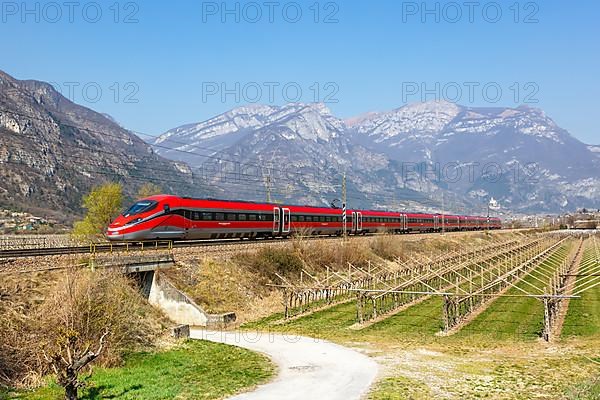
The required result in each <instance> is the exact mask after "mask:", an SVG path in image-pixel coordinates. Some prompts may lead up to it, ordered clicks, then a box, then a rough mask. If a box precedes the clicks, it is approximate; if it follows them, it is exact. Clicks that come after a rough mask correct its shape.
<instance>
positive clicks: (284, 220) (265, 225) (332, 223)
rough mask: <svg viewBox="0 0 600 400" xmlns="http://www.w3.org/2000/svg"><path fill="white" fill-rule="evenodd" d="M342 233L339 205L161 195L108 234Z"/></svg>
mask: <svg viewBox="0 0 600 400" xmlns="http://www.w3.org/2000/svg"><path fill="white" fill-rule="evenodd" d="M341 232H342V211H341V210H337V209H332V208H320V207H308V206H283V205H277V204H265V203H253V202H242V201H227V200H213V199H192V198H181V197H176V196H168V195H159V196H153V197H149V198H147V199H144V200H140V201H139V202H137V203H135V204H134V205H133V206H131V207H130V208H129V209H128V210H126V211H124V212H123V214H121V215H120V216H119V217H118V218H117V219H116V220H115V221H114V222H113V223H112V224H111V225H110V226H109V228H108V230H107V236H108V238H109V239H110V240H118V241H137V240H154V239H171V240H197V239H232V238H257V237H286V236H289V235H292V234H294V233H303V234H308V235H336V234H341Z"/></svg>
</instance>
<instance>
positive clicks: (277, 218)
mask: <svg viewBox="0 0 600 400" xmlns="http://www.w3.org/2000/svg"><path fill="white" fill-rule="evenodd" d="M280 233H281V209H280V208H279V207H273V235H274V236H278V235H279V234H280Z"/></svg>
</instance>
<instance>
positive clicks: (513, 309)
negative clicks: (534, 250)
mask: <svg viewBox="0 0 600 400" xmlns="http://www.w3.org/2000/svg"><path fill="white" fill-rule="evenodd" d="M570 249H571V246H570V245H564V246H562V247H561V248H560V249H558V250H557V252H556V254H555V255H556V258H553V259H548V260H546V261H545V262H544V263H542V264H541V265H540V267H538V268H537V269H536V270H534V271H533V272H532V273H530V274H529V275H527V276H526V277H525V278H524V279H523V280H522V281H520V282H519V283H518V284H517V285H515V287H513V288H511V289H510V290H509V291H508V292H507V293H506V294H508V295H521V294H523V293H524V292H523V291H525V292H528V293H534V294H535V293H536V290H535V288H534V287H533V286H532V285H534V286H537V287H540V286H542V283H541V282H540V281H539V280H537V279H536V278H539V279H542V280H545V278H544V277H543V276H542V275H541V274H540V273H539V272H538V271H540V270H541V269H542V268H545V269H546V270H548V271H552V270H554V269H556V268H557V267H558V266H559V264H560V263H561V262H562V261H563V260H564V259H565V258H566V257H567V255H568V254H569V251H570ZM520 289H522V290H520ZM539 294H541V292H540V293H539ZM543 323H544V305H543V303H542V302H541V301H540V300H538V299H536V298H532V297H529V298H527V297H501V298H498V299H496V300H495V301H494V302H493V303H492V304H491V305H490V306H489V307H488V308H487V309H486V310H485V311H483V312H482V313H481V314H480V315H479V316H478V317H477V318H475V319H474V320H473V321H472V322H471V323H469V324H467V325H466V326H465V327H464V328H463V329H462V330H461V331H460V332H459V333H458V335H459V336H463V337H464V336H473V335H483V336H487V337H491V338H493V339H497V340H523V339H525V340H533V339H538V338H539V337H540V334H541V332H542V328H543Z"/></svg>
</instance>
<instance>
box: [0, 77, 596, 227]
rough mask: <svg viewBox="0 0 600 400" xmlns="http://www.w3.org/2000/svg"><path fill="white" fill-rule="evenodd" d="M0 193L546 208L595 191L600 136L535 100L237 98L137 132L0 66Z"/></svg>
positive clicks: (60, 202)
mask: <svg viewBox="0 0 600 400" xmlns="http://www.w3.org/2000/svg"><path fill="white" fill-rule="evenodd" d="M0 165H1V169H0V177H1V178H2V179H1V181H0V206H2V207H6V208H13V209H14V208H16V209H22V210H24V211H33V212H38V213H39V214H41V215H44V216H50V217H55V218H57V219H60V220H67V221H68V220H72V219H74V218H75V217H77V216H79V215H81V213H82V211H83V210H82V209H81V199H82V197H83V196H84V195H85V194H86V193H88V192H89V190H90V189H91V188H92V187H93V186H95V185H97V184H100V183H102V182H106V181H119V182H121V183H122V184H123V187H124V189H125V194H126V196H127V198H128V200H133V198H134V197H135V193H136V191H137V190H138V188H139V187H140V186H141V184H143V183H144V182H147V181H152V182H154V183H156V184H158V185H159V186H160V187H161V188H162V190H163V191H164V192H168V193H174V194H180V195H187V196H203V197H219V198H231V199H234V198H235V199H246V200H256V201H267V200H268V201H273V202H293V203H300V204H311V205H327V206H328V205H330V204H331V203H334V204H336V205H338V206H339V203H340V202H341V199H342V197H343V195H342V186H343V183H342V182H343V176H344V175H345V176H346V182H347V202H348V206H349V207H369V208H387V209H401V208H406V209H414V210H432V211H444V212H480V213H484V212H486V210H485V209H486V206H487V204H488V202H489V201H490V199H491V198H492V197H493V198H494V199H496V200H497V201H498V203H499V204H500V207H501V210H503V211H511V212H522V213H530V212H559V211H566V210H571V209H575V208H578V207H587V208H598V206H599V203H600V172H599V171H600V168H599V167H600V146H598V145H593V144H589V145H586V144H584V143H582V142H580V141H579V140H577V139H576V138H575V137H573V136H572V135H571V134H570V133H569V132H567V131H566V130H564V129H562V128H560V127H559V126H558V125H557V124H556V123H555V122H554V121H553V120H552V119H551V118H550V117H548V116H547V115H545V114H544V112H543V111H542V110H540V109H536V108H530V107H524V106H522V107H517V108H502V107H493V108H491V107H488V108H485V107H465V106H461V105H458V104H452V103H448V102H435V101H433V102H425V103H417V104H409V105H406V106H403V107H400V108H398V109H395V110H392V111H388V112H370V113H366V114H363V115H361V116H358V117H354V118H349V119H342V118H338V117H336V116H335V115H334V114H333V113H332V112H331V111H330V110H329V109H328V108H327V107H326V106H325V105H324V104H318V103H314V104H286V105H283V106H275V105H258V104H254V105H248V106H243V107H238V108H235V109H232V110H230V111H228V112H226V113H223V114H221V115H218V116H216V117H214V118H210V119H208V120H206V121H203V122H199V123H193V124H187V125H183V126H180V127H177V128H174V129H171V130H169V131H167V132H165V133H164V134H162V135H160V136H159V137H157V138H155V139H154V140H152V141H150V142H146V141H144V140H143V139H141V138H140V137H138V136H137V135H135V134H134V133H132V132H130V131H128V130H127V129H126V128H124V127H122V126H120V125H119V124H118V123H116V122H115V120H113V119H112V118H111V117H110V116H109V115H106V114H101V113H98V112H95V111H93V110H90V109H88V108H85V107H82V106H80V105H77V104H75V103H73V102H71V101H69V100H68V99H66V98H65V97H63V96H62V95H61V94H60V93H58V92H57V91H56V90H54V88H53V87H52V86H51V85H49V84H47V83H44V82H39V81H33V80H17V79H15V78H12V77H11V76H9V75H8V74H6V73H3V72H1V71H0Z"/></svg>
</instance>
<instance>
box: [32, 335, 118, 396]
mask: <svg viewBox="0 0 600 400" xmlns="http://www.w3.org/2000/svg"><path fill="white" fill-rule="evenodd" d="M109 333H110V331H108V330H107V331H106V332H104V333H103V334H102V336H101V337H100V340H99V344H98V349H97V350H96V351H91V350H90V345H87V347H86V348H85V349H84V350H83V351H82V350H80V347H81V346H80V344H79V343H78V342H79V341H80V339H79V333H78V332H76V331H72V330H68V329H62V335H61V336H60V337H59V338H58V340H57V342H56V348H55V351H54V353H53V354H51V355H48V354H46V353H44V358H45V359H46V361H47V362H48V364H49V365H50V367H52V370H53V371H54V373H55V374H56V382H57V383H58V384H59V385H61V386H62V387H64V388H65V399H66V400H77V398H78V390H79V388H80V387H82V386H84V385H83V383H82V381H80V380H79V374H80V373H81V370H82V369H84V368H85V367H87V366H88V364H90V363H92V362H93V361H94V360H95V359H96V358H98V357H99V356H100V354H101V353H102V349H103V348H104V340H105V338H106V336H107V335H108V334H109Z"/></svg>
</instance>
